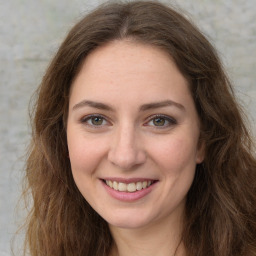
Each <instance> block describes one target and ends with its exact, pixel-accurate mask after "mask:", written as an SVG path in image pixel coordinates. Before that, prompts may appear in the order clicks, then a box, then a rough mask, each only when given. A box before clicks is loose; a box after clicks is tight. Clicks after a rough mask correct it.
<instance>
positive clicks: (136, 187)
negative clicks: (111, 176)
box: [105, 180, 154, 193]
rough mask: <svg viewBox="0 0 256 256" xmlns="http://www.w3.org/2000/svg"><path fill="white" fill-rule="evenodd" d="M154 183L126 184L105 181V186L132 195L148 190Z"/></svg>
mask: <svg viewBox="0 0 256 256" xmlns="http://www.w3.org/2000/svg"><path fill="white" fill-rule="evenodd" d="M153 183H154V181H138V182H131V183H127V184H126V183H123V182H118V181H112V180H105V184H106V185H107V186H108V187H110V188H112V189H114V190H117V191H120V192H130V193H133V192H136V191H140V190H142V189H145V188H148V187H149V186H151V185H152V184H153Z"/></svg>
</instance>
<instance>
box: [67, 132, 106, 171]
mask: <svg viewBox="0 0 256 256" xmlns="http://www.w3.org/2000/svg"><path fill="white" fill-rule="evenodd" d="M103 146H104V143H100V142H99V141H98V140H97V139H95V140H90V139H88V138H85V137H84V136H82V135H78V133H72V134H68V150H69V158H70V162H71V168H72V172H73V175H76V174H78V173H83V174H85V173H88V174H89V173H90V174H91V173H92V172H93V171H94V170H95V168H96V167H97V165H98V163H99V161H100V159H101V157H102V155H103V152H104V148H103Z"/></svg>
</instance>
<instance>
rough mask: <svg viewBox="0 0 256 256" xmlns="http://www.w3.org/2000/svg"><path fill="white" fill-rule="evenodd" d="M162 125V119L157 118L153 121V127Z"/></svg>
mask: <svg viewBox="0 0 256 256" xmlns="http://www.w3.org/2000/svg"><path fill="white" fill-rule="evenodd" d="M164 123H165V120H164V118H160V117H159V118H155V119H154V125H156V126H163V125H164Z"/></svg>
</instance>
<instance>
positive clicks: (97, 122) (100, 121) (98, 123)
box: [92, 117, 103, 125]
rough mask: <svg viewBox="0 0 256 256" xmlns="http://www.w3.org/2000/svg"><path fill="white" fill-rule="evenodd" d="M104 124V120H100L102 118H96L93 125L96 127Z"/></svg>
mask: <svg viewBox="0 0 256 256" xmlns="http://www.w3.org/2000/svg"><path fill="white" fill-rule="evenodd" d="M102 122H103V120H102V118H100V117H94V118H93V119H92V123H93V124H94V125H101V124H102Z"/></svg>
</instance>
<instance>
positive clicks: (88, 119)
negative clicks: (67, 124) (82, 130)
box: [81, 114, 109, 128]
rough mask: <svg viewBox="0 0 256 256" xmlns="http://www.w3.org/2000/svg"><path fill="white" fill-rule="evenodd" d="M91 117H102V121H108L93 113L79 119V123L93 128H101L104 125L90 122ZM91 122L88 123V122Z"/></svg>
mask: <svg viewBox="0 0 256 256" xmlns="http://www.w3.org/2000/svg"><path fill="white" fill-rule="evenodd" d="M93 118H99V119H102V120H103V122H108V123H109V121H108V120H107V118H106V117H104V116H103V115H98V114H93V115H89V116H85V117H83V118H82V119H81V123H83V124H86V125H87V126H90V127H93V128H101V127H102V126H104V125H105V124H103V125H102V124H100V125H95V124H93V123H92V121H93ZM89 121H90V122H91V123H90V124H89V123H88V122H89Z"/></svg>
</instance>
